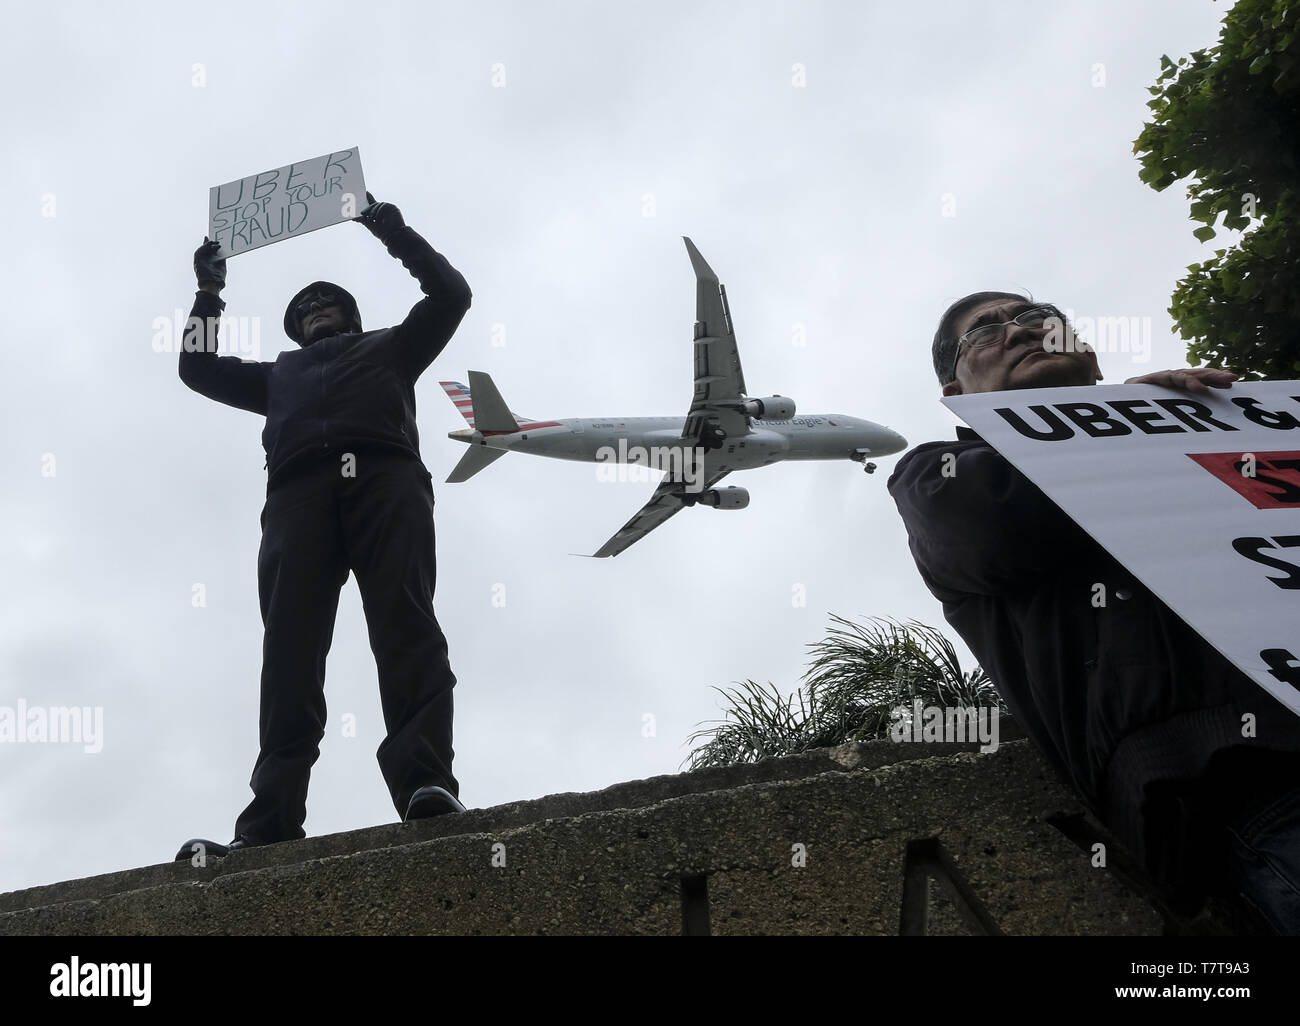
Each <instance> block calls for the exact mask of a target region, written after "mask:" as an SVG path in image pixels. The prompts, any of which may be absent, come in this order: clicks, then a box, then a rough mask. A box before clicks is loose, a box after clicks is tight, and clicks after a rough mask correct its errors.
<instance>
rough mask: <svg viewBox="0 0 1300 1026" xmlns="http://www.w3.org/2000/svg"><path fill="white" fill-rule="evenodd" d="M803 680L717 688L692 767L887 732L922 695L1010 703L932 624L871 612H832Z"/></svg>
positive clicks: (695, 737)
mask: <svg viewBox="0 0 1300 1026" xmlns="http://www.w3.org/2000/svg"><path fill="white" fill-rule="evenodd" d="M831 621H832V626H831V627H830V628H829V630H828V631H827V634H826V637H825V638H824V639H823V640H822V641H818V642H815V643H814V644H812V645H810V646H809V649H810V651H811V652H812V656H813V660H812V663H811V665H810V666H809V668H808V671H807V672H806V673H805V674H804V678H803V679H804V685H803V687H801V688H798V689H796V691H795V692H794V694H792V695H784V696H783V695H782V694H781V693H780V691H778V690H777V688H776V687H775V686H774V685H773V684H772V683H771V682H770V681H769V682H768V684H767V685H766V686H763V685H760V684H756V683H754V681H752V680H747V681H744V682H743V683H739V684H735V685H733V686H732V687H730V688H716V689H715V690H716V691H718V692H719V693H720V694H721V695H722V696H723V698H724V700H725V701H726V703H727V706H728V708H727V709H726V713H725V716H724V718H723V719H722V720H718V721H715V722H716V726H713V727H709V728H708V729H706V730H699V731H696V732H695V733H694V734H692V735H691V737H690V739H689V742H690V743H696V742H699V744H698V746H697V747H696V748H694V749H693V751H692V752H691V755H690V767H691V769H699V768H701V767H704V766H733V765H737V764H740V763H752V762H757V761H759V760H760V759H771V758H776V757H777V756H781V755H794V754H795V753H797V752H806V751H809V750H811V749H813V748H826V747H829V746H831V745H838V744H843V743H844V742H846V741H869V740H872V739H874V738H881V737H886V736H888V733H889V728H890V726H891V716H890V713H891V712H892V711H893V710H894V709H895V708H897V707H899V706H905V707H910V706H911V703H912V700H913V699H916V698H919V699H920V700H921V702H922V704H923V705H936V706H946V707H960V706H980V705H983V706H989V707H996V708H997V709H998V710H999V711H1000V712H1005V711H1006V707H1005V706H1004V705H1003V704H1002V701H1001V699H999V698H998V695H997V692H996V691H995V690H994V688H993V683H992V681H990V680H989V678H988V676H987V674H985V673H984V671H983V670H981V669H979V668H978V667H976V668H975V669H974V670H972V671H971V672H969V673H965V672H963V671H962V668H961V662H960V660H959V659H958V658H957V652H956V650H955V649H954V648H953V646H952V642H950V641H949V640H948V639H947V638H945V637H944V636H943V635H942V634H941V633H940V632H939V631H937V630H935V629H934V628H933V627H929V626H926V625H925V624H922V623H917V622H916V621H914V620H913V621H909V622H907V623H898V622H896V621H894V620H890V619H885V618H873V619H871V620H868V621H867V623H865V624H858V623H853V622H852V621H850V620H845V619H843V618H842V617H838V616H832V617H831Z"/></svg>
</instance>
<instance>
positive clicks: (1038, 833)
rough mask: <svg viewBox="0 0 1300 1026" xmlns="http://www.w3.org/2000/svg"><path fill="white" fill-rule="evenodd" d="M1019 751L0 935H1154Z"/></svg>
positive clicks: (440, 836)
mask: <svg viewBox="0 0 1300 1026" xmlns="http://www.w3.org/2000/svg"><path fill="white" fill-rule="evenodd" d="M1082 812H1083V810H1082V809H1081V807H1080V806H1079V804H1078V803H1077V802H1076V801H1075V800H1074V799H1073V798H1072V797H1071V796H1070V795H1069V794H1068V793H1067V792H1066V791H1065V790H1064V789H1063V788H1062V787H1061V785H1060V783H1059V782H1058V781H1057V779H1056V777H1055V775H1054V774H1053V773H1052V772H1051V771H1050V770H1049V769H1048V767H1047V766H1046V765H1045V764H1044V763H1043V761H1042V760H1041V759H1040V758H1039V756H1038V755H1037V753H1036V752H1034V751H1033V750H1032V749H1031V748H1030V747H1029V746H1028V743H1027V742H1025V741H1013V742H1010V743H1006V742H1004V743H1003V744H1002V746H1001V747H1000V748H999V749H998V750H997V751H996V752H994V753H991V754H988V755H980V754H977V753H976V752H975V751H974V750H973V746H969V745H938V744H920V743H916V744H894V743H892V742H888V741H885V742H873V743H871V744H865V745H845V746H841V747H840V748H834V749H825V750H822V751H819V752H815V753H809V754H806V755H802V756H795V757H792V758H788V759H775V760H770V761H767V762H764V763H760V764H758V765H756V766H744V767H730V768H727V769H719V770H700V771H696V772H692V773H684V774H677V775H673V776H665V777H656V778H652V779H650V780H644V781H636V782H631V783H626V784H619V785H615V786H614V787H610V788H607V789H605V790H603V791H597V792H591V793H588V794H565V795H552V796H549V797H546V798H542V799H538V800H536V801H528V802H517V803H513V804H510V805H503V806H497V807H495V808H492V809H478V810H471V811H470V812H468V813H466V814H464V815H460V816H449V817H441V818H439V819H436V820H426V821H423V822H417V823H410V824H391V825H388V826H382V827H375V828H371V829H367V830H358V831H353V832H350V833H345V834H333V835H329V836H325V837H315V838H307V839H304V840H301V841H293V842H288V843H285V844H279V845H273V846H269V847H267V848H261V849H254V850H252V851H248V852H241V853H236V854H234V855H231V856H228V857H227V858H225V859H219V860H209V862H208V864H207V865H206V866H205V867H202V868H196V867H194V866H191V865H190V864H188V863H167V864H163V865H159V866H151V867H146V868H143V869H138V870H131V871H128V872H123V873H113V874H108V875H105V876H99V877H90V878H87V879H83V880H74V881H68V882H66V883H60V884H54V885H50V886H47V887H36V888H29V889H27V890H24V891H15V892H11V893H9V894H4V895H0V934H7V935H15V934H26V935H32V934H51V935H69V934H104V935H109V934H112V935H118V934H354V933H359V934H669V935H671V934H682V933H684V932H685V933H711V934H716V935H725V934H878V935H897V934H899V933H900V932H903V933H917V932H926V933H931V934H960V933H997V932H1002V933H1007V934H1042V935H1045V934H1071V935H1073V934H1105V935H1153V934H1160V933H1161V932H1162V929H1163V928H1162V921H1161V917H1160V915H1159V914H1158V913H1157V912H1156V910H1155V909H1154V908H1153V906H1152V904H1151V902H1150V901H1148V900H1146V899H1144V898H1143V897H1141V896H1140V895H1138V894H1137V893H1136V892H1135V891H1134V890H1132V889H1131V888H1130V887H1129V886H1126V884H1125V883H1124V881H1123V879H1122V878H1121V877H1119V876H1118V875H1117V874H1116V873H1115V872H1114V871H1113V869H1112V868H1110V867H1108V868H1098V867H1094V866H1093V865H1092V861H1091V859H1090V858H1089V856H1088V854H1086V853H1085V852H1084V851H1083V850H1081V849H1080V847H1079V846H1078V845H1077V844H1075V843H1072V842H1071V841H1070V840H1069V839H1067V837H1066V836H1065V834H1063V833H1062V832H1061V831H1060V830H1058V829H1057V828H1056V827H1055V826H1053V825H1052V823H1053V821H1054V820H1056V819H1058V818H1060V817H1062V816H1064V817H1070V816H1075V817H1078V816H1080V815H1081V814H1082Z"/></svg>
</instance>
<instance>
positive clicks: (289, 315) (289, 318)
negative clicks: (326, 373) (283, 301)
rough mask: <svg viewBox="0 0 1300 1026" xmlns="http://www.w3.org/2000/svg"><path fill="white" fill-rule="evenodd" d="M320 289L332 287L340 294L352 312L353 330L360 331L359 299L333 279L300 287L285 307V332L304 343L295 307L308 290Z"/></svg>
mask: <svg viewBox="0 0 1300 1026" xmlns="http://www.w3.org/2000/svg"><path fill="white" fill-rule="evenodd" d="M318 289H330V290H332V291H334V292H337V293H338V294H339V297H340V298H341V299H342V301H343V308H344V309H345V310H347V311H348V312H349V313H350V314H351V319H352V330H353V331H356V332H359V331H361V330H362V328H361V311H359V310H358V309H357V301H356V300H355V299H353V298H352V293H351V292H349V291H348V290H347V289H345V288H344V287H343V286H342V285H335V284H334V283H333V282H332V281H314V282H312V283H311V284H310V285H307V286H305V287H304V288H301V289H299V290H298V291H297V292H296V293H294V297H293V298H292V299H291V300H289V305H288V306H287V307H285V309H284V333H285V334H286V335H288V336H289V337H290V338H291V339H293V340H294V341H295V342H297V343H298V345H302V344H303V343H302V332H300V331H299V330H298V317H297V315H296V314H295V313H294V312H293V308H294V307H295V306H297V305H298V301H299V300H300V299H302V297H303V295H304V294H306V293H308V292H315V291H317V290H318Z"/></svg>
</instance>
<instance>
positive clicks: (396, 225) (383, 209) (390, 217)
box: [356, 192, 406, 246]
mask: <svg viewBox="0 0 1300 1026" xmlns="http://www.w3.org/2000/svg"><path fill="white" fill-rule="evenodd" d="M366 201H367V202H368V203H369V204H370V206H368V207H366V209H365V210H363V211H362V212H361V213H360V214H358V215H357V217H356V220H358V221H360V222H361V223H362V224H363V225H365V226H366V227H367V228H368V229H369V230H370V234H371V235H373V236H374V237H375V238H376V239H378V240H379V241H380V242H382V243H383V244H384V245H385V246H387V245H388V241H389V240H390V239H391V238H392V237H393V235H394V234H395V233H396V232H397V231H398V230H399V229H401V228H405V227H406V222H405V221H404V220H402V212H401V211H400V210H398V209H397V208H396V207H395V206H393V205H392V204H391V203H380V202H378V201H377V200H376V199H375V197H374V196H372V195H370V193H368V192H367V193H366Z"/></svg>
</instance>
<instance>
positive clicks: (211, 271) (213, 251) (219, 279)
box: [194, 235, 226, 288]
mask: <svg viewBox="0 0 1300 1026" xmlns="http://www.w3.org/2000/svg"><path fill="white" fill-rule="evenodd" d="M220 249H221V243H219V242H212V241H211V240H210V239H209V238H208V237H207V236H206V235H205V236H203V245H202V246H200V247H199V248H198V249H196V250H195V251H194V277H195V278H197V279H198V282H199V286H200V287H202V286H204V285H207V284H209V283H210V282H212V283H215V284H216V285H217V286H218V287H220V288H225V285H226V261H225V260H224V259H218V258H217V253H218V251H219V250H220Z"/></svg>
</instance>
